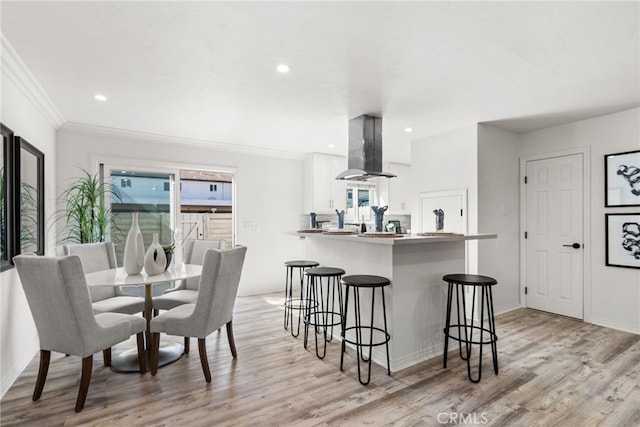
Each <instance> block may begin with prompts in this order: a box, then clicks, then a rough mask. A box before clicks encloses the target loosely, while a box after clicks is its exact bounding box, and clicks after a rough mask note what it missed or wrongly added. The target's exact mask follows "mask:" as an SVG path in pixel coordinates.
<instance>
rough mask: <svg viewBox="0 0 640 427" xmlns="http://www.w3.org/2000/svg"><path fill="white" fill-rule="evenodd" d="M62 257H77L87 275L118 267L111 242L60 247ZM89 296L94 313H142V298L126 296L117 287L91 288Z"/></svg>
mask: <svg viewBox="0 0 640 427" xmlns="http://www.w3.org/2000/svg"><path fill="white" fill-rule="evenodd" d="M62 255H78V256H79V257H80V259H81V260H82V265H83V266H84V271H85V273H87V274H88V273H93V272H96V271H100V270H110V269H112V268H116V267H117V266H118V265H117V263H116V250H115V248H114V246H113V243H112V242H101V243H82V244H72V245H62ZM89 294H90V295H91V302H92V305H93V311H94V312H95V313H110V312H113V313H124V314H135V313H139V312H141V311H144V298H142V297H138V296H135V295H129V294H126V293H125V292H123V291H122V289H120V287H118V286H91V287H90V288H89Z"/></svg>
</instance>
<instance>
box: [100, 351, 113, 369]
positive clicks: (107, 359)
mask: <svg viewBox="0 0 640 427" xmlns="http://www.w3.org/2000/svg"><path fill="white" fill-rule="evenodd" d="M102 360H103V361H104V367H105V368H108V367H109V366H111V347H109V348H105V349H104V350H102Z"/></svg>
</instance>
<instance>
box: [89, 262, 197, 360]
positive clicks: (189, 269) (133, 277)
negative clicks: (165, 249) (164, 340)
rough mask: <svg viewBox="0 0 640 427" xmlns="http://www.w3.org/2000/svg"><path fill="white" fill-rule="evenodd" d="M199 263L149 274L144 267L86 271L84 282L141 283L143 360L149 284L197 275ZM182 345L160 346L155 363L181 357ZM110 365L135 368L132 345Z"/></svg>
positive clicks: (149, 313) (148, 339)
mask: <svg viewBox="0 0 640 427" xmlns="http://www.w3.org/2000/svg"><path fill="white" fill-rule="evenodd" d="M201 273H202V266H201V265H197V264H179V265H171V266H170V267H169V268H168V269H167V270H165V271H164V272H163V273H162V274H157V275H154V276H149V275H148V274H146V273H145V272H144V271H143V272H142V273H141V274H127V273H126V272H125V271H124V268H122V267H121V268H114V269H111V270H103V271H96V272H94V273H89V274H87V275H86V279H87V285H88V286H144V317H145V319H146V320H147V333H146V346H145V348H146V350H147V364H148V363H149V361H150V360H151V357H150V355H149V352H150V350H151V345H150V343H151V318H152V312H153V292H152V291H153V289H152V287H153V285H154V284H160V283H166V282H175V281H178V280H183V279H190V278H192V277H199V276H200V274H201ZM183 353H184V346H183V345H182V344H179V343H173V344H170V345H165V346H162V347H160V354H159V363H158V366H164V365H167V364H169V363H171V362H175V361H176V360H178V359H180V358H181V357H182V354H183ZM111 368H112V369H113V370H114V371H117V372H139V365H138V352H137V350H136V349H135V348H132V349H129V350H126V351H123V352H122V353H120V354H118V355H115V356H114V357H113V359H112V360H111Z"/></svg>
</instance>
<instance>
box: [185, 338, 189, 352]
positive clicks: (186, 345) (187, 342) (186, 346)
mask: <svg viewBox="0 0 640 427" xmlns="http://www.w3.org/2000/svg"><path fill="white" fill-rule="evenodd" d="M189 343H190V340H189V337H184V354H189V346H190V345H189Z"/></svg>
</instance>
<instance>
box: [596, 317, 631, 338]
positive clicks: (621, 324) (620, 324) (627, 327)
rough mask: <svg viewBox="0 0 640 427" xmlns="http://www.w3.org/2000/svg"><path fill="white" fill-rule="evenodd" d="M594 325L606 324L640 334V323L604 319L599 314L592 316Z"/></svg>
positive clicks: (606, 325) (612, 327)
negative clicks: (633, 323)
mask: <svg viewBox="0 0 640 427" xmlns="http://www.w3.org/2000/svg"><path fill="white" fill-rule="evenodd" d="M589 323H593V324H594V325H598V326H604V327H605V328H611V329H617V330H619V331H623V332H629V333H632V334H636V335H640V325H632V324H630V323H626V322H618V321H616V320H611V319H603V318H602V317H598V316H593V315H592V316H591V322H589Z"/></svg>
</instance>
